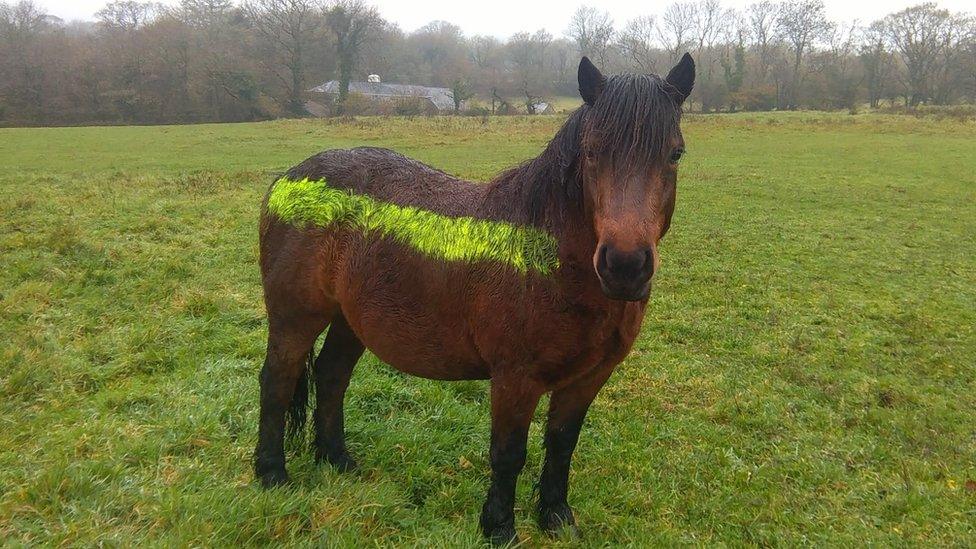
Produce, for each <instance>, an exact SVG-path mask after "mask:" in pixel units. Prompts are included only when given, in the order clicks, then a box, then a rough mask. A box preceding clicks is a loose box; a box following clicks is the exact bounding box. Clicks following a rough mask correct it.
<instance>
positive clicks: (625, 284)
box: [596, 244, 654, 301]
mask: <svg viewBox="0 0 976 549" xmlns="http://www.w3.org/2000/svg"><path fill="white" fill-rule="evenodd" d="M596 274H597V277H598V278H599V279H600V286H601V287H602V289H603V293H604V294H605V295H606V296H607V297H609V298H610V299H618V300H621V301H640V300H642V299H646V298H647V295H648V294H649V293H650V290H651V276H652V275H653V274H654V252H653V251H652V250H651V248H638V249H636V250H632V251H621V250H619V249H617V248H616V247H614V246H613V245H608V244H601V245H600V247H599V248H598V249H597V256H596Z"/></svg>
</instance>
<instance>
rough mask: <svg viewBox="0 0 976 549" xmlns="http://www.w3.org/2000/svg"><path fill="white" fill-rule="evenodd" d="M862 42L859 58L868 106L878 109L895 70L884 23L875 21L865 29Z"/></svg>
mask: <svg viewBox="0 0 976 549" xmlns="http://www.w3.org/2000/svg"><path fill="white" fill-rule="evenodd" d="M860 42H861V46H860V50H859V52H858V58H859V59H860V61H861V67H862V70H863V71H864V86H865V88H866V90H865V91H866V92H867V96H868V104H869V105H870V106H871V108H877V107H878V105H879V104H880V102H881V98H882V97H884V92H885V88H886V84H887V82H888V79H889V78H890V76H891V72H892V68H893V67H892V65H893V64H892V59H891V52H890V51H888V44H887V38H886V35H885V28H884V24H883V22H882V21H875V22H874V23H871V24H870V25H869V26H868V27H867V28H865V29H863V30H862V33H861V40H860Z"/></svg>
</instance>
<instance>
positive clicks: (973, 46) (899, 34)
mask: <svg viewBox="0 0 976 549" xmlns="http://www.w3.org/2000/svg"><path fill="white" fill-rule="evenodd" d="M685 51H690V52H691V53H692V55H693V56H694V57H695V59H696V61H697V64H698V79H697V81H696V86H695V91H694V94H693V95H692V97H691V103H690V108H692V109H694V110H699V111H702V112H713V111H736V110H772V109H800V108H810V109H856V108H857V107H858V106H859V105H865V104H866V105H870V106H871V107H879V106H882V105H903V106H906V107H909V108H912V107H916V106H918V105H921V104H938V105H945V104H953V103H961V102H969V103H972V102H976V19H974V18H973V17H971V16H970V15H968V14H965V13H953V12H950V11H949V10H945V9H941V8H939V7H938V5H937V4H935V3H923V4H918V5H916V6H913V7H909V8H906V9H904V10H901V11H898V12H895V13H891V14H889V15H886V16H884V17H883V18H881V19H879V20H877V21H873V22H868V23H863V24H862V23H859V22H854V23H851V22H834V21H831V20H829V18H828V17H827V16H826V13H825V10H824V5H823V3H822V1H821V0H788V1H782V2H776V1H772V0H759V1H758V2H756V3H754V4H752V5H750V6H749V7H748V8H746V9H744V10H735V9H730V8H726V7H724V6H723V5H722V4H721V3H720V1H719V0H699V1H685V2H680V1H679V2H676V3H673V4H671V5H669V6H667V7H666V8H665V9H664V10H663V11H662V12H661V13H657V14H650V13H649V14H647V15H644V16H640V17H637V18H634V19H632V20H630V21H626V22H623V23H622V24H619V25H618V24H617V22H615V21H614V20H613V19H612V17H611V16H610V14H609V13H607V12H605V11H602V10H599V9H597V8H593V7H588V6H583V7H580V8H579V9H578V10H577V11H576V12H575V14H574V15H573V16H572V18H571V19H570V21H569V22H568V24H567V26H566V29H565V32H564V33H563V35H562V36H553V35H552V34H551V33H549V32H547V31H545V30H539V31H536V32H532V33H530V32H521V33H516V34H514V35H512V36H510V37H508V38H507V39H506V40H501V39H498V38H496V37H493V36H467V35H465V34H464V33H463V31H462V29H460V28H459V27H458V26H456V25H453V24H451V23H448V22H445V21H434V22H431V23H429V24H428V25H425V26H424V27H421V28H420V29H417V30H415V31H413V32H404V31H403V30H402V29H400V28H399V27H398V26H397V25H396V24H395V23H393V22H390V21H387V20H385V19H384V18H383V17H382V15H381V14H380V13H379V12H378V10H377V9H376V8H374V7H372V6H370V5H368V4H366V3H364V2H363V1H362V0H246V1H244V2H242V3H234V2H232V1H231V0H182V2H181V3H180V4H179V5H178V6H176V7H164V6H162V5H160V4H156V3H152V2H139V1H133V0H125V1H115V2H111V3H108V4H106V5H105V7H104V8H102V9H101V10H99V11H98V12H97V14H96V21H92V22H77V21H75V22H67V23H66V22H64V21H61V20H60V19H58V18H56V17H53V16H51V15H48V14H47V13H45V11H44V10H43V8H42V7H41V6H40V5H39V4H38V3H36V2H34V1H33V0H20V1H19V2H17V3H13V4H11V3H7V2H0V123H3V124H5V125H17V124H90V123H95V124H101V123H109V124H114V123H117V124H122V123H125V124H132V123H135V124H145V123H188V122H203V121H246V120H260V119H268V118H275V117H282V116H303V115H306V114H307V113H306V109H305V107H306V102H307V101H308V99H309V94H308V92H307V90H308V89H309V88H310V87H312V86H314V85H316V84H319V83H321V82H323V81H325V80H331V79H336V80H338V81H339V82H340V92H339V94H338V97H336V98H335V99H334V100H333V101H330V103H331V104H330V105H329V107H330V108H331V109H333V112H336V113H341V112H343V111H344V106H345V112H352V105H353V103H356V102H351V101H349V100H350V94H349V91H348V90H349V82H350V81H355V80H364V79H365V78H366V75H367V74H378V75H381V77H382V79H383V80H384V81H387V82H398V83H407V84H422V85H427V86H440V87H447V88H450V89H451V93H452V94H453V95H454V97H455V104H456V105H457V106H458V107H459V108H460V106H461V104H462V100H463V99H468V98H471V97H477V98H478V100H477V101H474V102H469V104H472V103H477V104H480V105H482V107H480V108H482V109H485V110H490V111H493V112H525V111H526V110H528V111H530V112H531V110H532V109H533V108H534V106H535V105H536V104H538V103H539V102H541V101H544V100H545V99H547V98H551V97H555V96H561V95H575V93H576V90H575V88H576V82H575V70H576V65H577V63H578V60H579V57H580V56H581V55H587V56H589V57H590V58H591V59H593V60H594V62H595V63H596V64H597V65H598V66H600V67H601V68H602V69H604V72H607V73H614V72H623V71H640V72H656V73H660V72H662V71H666V70H667V68H668V67H670V66H671V65H672V64H673V63H674V62H675V61H676V60H677V59H678V57H679V56H680V55H681V54H682V53H683V52H685ZM360 103H361V102H360Z"/></svg>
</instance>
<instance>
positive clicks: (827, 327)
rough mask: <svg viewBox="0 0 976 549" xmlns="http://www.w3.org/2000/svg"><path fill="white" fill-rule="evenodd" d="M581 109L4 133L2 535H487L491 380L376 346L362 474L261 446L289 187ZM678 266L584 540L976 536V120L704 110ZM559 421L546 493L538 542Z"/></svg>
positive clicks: (643, 351)
mask: <svg viewBox="0 0 976 549" xmlns="http://www.w3.org/2000/svg"><path fill="white" fill-rule="evenodd" d="M559 122H560V119H559V118H558V117H522V118H519V117H516V118H504V119H490V120H489V121H488V124H482V123H481V121H480V120H478V119H471V118H433V119H414V120H409V119H360V120H355V119H353V120H345V121H319V120H306V121H282V122H272V123H262V124H241V125H223V126H220V125H202V126H185V127H155V128H68V129H30V130H0V165H2V166H3V168H2V169H0V264H2V265H3V268H2V270H0V330H2V332H3V334H4V337H2V338H0V539H4V540H8V541H10V542H13V543H25V544H52V545H53V544H77V545H94V544H116V545H132V544H136V543H140V544H143V543H153V544H159V545H238V544H242V545H243V544H246V545H257V544H270V543H274V544H285V545H322V544H325V545H330V544H335V545H350V544H353V543H357V542H359V541H361V540H362V539H363V538H364V537H366V538H369V539H370V540H372V541H373V542H375V543H377V544H381V545H394V546H400V545H406V546H428V545H436V546H470V545H474V544H476V543H478V542H479V536H478V532H477V516H478V512H479V510H480V505H481V502H482V497H483V494H484V490H485V487H486V482H487V476H488V470H487V469H488V467H487V455H486V454H487V448H488V433H487V430H488V399H487V394H486V384H485V383H482V382H465V383H441V382H430V381H425V380H420V379H416V378H412V377H408V376H404V375H401V374H399V373H397V372H395V371H392V370H390V369H389V368H387V367H385V366H383V365H381V364H379V363H378V361H377V360H376V359H375V358H373V357H371V356H367V357H366V358H364V360H363V362H362V364H361V365H360V366H359V367H358V369H357V373H356V376H355V377H354V379H353V383H352V386H351V388H350V393H349V397H348V401H347V402H348V404H347V406H348V408H347V410H348V411H347V424H348V429H349V431H350V435H349V438H350V441H349V442H350V446H351V448H352V451H353V452H354V453H355V454H356V456H357V457H358V458H359V461H360V463H361V465H362V471H361V472H359V473H357V474H354V475H339V474H337V473H335V472H333V471H332V470H331V469H329V468H328V467H316V466H314V465H313V463H312V460H311V456H310V454H309V453H308V452H302V453H299V454H297V455H295V456H294V457H293V458H292V461H291V465H290V468H291V471H292V475H293V478H294V481H295V482H294V483H293V485H292V486H290V487H288V488H285V489H280V490H273V491H267V492H266V491H262V490H259V489H258V488H257V487H256V486H255V485H254V483H253V482H252V480H251V478H252V477H251V465H250V454H251V451H252V448H253V444H254V439H255V432H256V427H255V426H256V418H257V372H258V369H259V366H260V362H261V360H262V358H263V356H262V355H263V349H264V335H265V328H264V314H263V309H262V304H261V297H260V296H261V293H260V285H259V278H258V270H257V266H256V263H255V262H256V257H257V254H256V221H257V212H258V205H259V203H260V199H261V197H262V196H263V194H264V192H265V190H266V189H267V186H268V184H269V183H270V182H271V181H272V180H273V178H274V177H275V175H276V174H278V173H280V172H281V171H283V170H284V169H286V168H287V167H288V166H290V165H291V164H294V163H296V162H298V161H299V160H301V159H303V158H304V157H305V156H307V155H309V154H311V153H313V152H316V151H318V150H320V149H324V148H329V147H336V146H352V145H357V144H369V145H379V146H388V147H391V148H394V149H396V150H399V151H401V152H404V153H405V154H409V155H411V156H415V157H418V158H420V159H422V160H425V161H427V162H430V163H432V164H433V165H435V166H437V167H439V168H442V169H445V170H447V171H449V172H452V173H455V174H458V175H462V176H465V177H470V178H474V179H480V180H485V179H488V178H489V177H490V176H491V175H492V174H494V173H495V172H497V171H498V170H499V169H501V168H503V167H506V166H509V165H511V164H513V163H515V162H518V161H520V160H522V159H525V158H527V157H529V156H531V155H532V154H534V153H535V152H537V151H538V150H539V149H540V147H541V146H542V145H543V144H544V143H545V141H546V140H547V139H548V138H549V137H550V136H551V135H552V133H553V132H554V131H555V128H556V126H557V125H558V124H559ZM685 133H686V140H687V141H688V149H689V152H688V155H687V157H686V159H685V160H684V161H683V166H682V175H681V178H680V182H679V200H678V208H677V211H676V213H675V218H674V223H673V228H672V232H671V233H670V234H669V235H668V237H667V239H666V240H665V241H664V243H663V245H662V253H663V260H664V264H663V269H662V271H661V273H660V278H659V279H657V283H656V287H655V291H654V295H653V297H652V300H651V305H650V309H649V313H648V316H647V319H646V322H645V326H644V329H643V332H642V335H641V337H640V339H639V340H638V342H637V344H636V346H635V349H634V352H633V353H632V355H631V356H630V357H629V358H628V359H627V360H626V361H625V363H624V364H623V365H621V367H620V368H619V369H618V372H617V373H616V374H615V375H614V377H613V378H612V379H611V381H610V383H609V384H608V386H607V387H606V388H605V389H604V392H603V393H602V394H601V396H600V398H599V399H598V400H597V403H596V405H595V407H594V408H593V410H592V412H591V414H590V416H589V418H588V422H587V426H586V428H585V431H584V434H583V436H582V439H581V443H580V448H579V450H578V452H577V454H576V459H575V463H574V469H573V474H572V485H571V502H572V503H573V504H574V506H575V509H576V512H577V518H578V519H579V522H580V524H581V526H582V528H583V532H584V538H583V540H582V542H583V544H585V545H594V546H599V545H605V544H614V545H616V544H632V545H646V544H655V545H674V544H709V545H711V544H729V545H746V544H748V545H782V544H786V545H799V544H810V545H814V544H817V545H819V544H830V545H867V544H871V545H960V546H966V545H972V544H974V543H976V531H974V524H976V490H974V488H973V486H976V484H974V483H972V482H971V480H972V479H976V465H974V464H976V459H974V458H976V427H974V425H976V397H974V382H976V365H974V362H976V360H974V357H976V335H974V326H976V222H974V220H976V176H974V174H976V154H974V153H976V147H974V145H973V143H974V137H976V126H974V125H973V124H972V123H971V122H961V121H950V120H934V119H930V118H922V119H917V118H911V117H895V116H888V117H886V116H877V115H857V116H847V115H824V114H816V113H775V114H761V115H735V116H709V117H701V116H689V117H688V119H687V121H686V123H685ZM543 409H544V407H540V410H539V412H538V413H537V418H536V419H537V422H536V424H535V425H534V426H533V429H532V432H531V441H532V444H530V450H529V457H528V464H527V466H526V470H525V474H524V475H523V478H522V482H521V484H520V487H519V494H518V509H517V513H518V514H517V520H518V528H519V531H520V534H521V535H522V536H523V537H525V538H527V539H528V541H529V544H530V545H550V544H563V543H564V542H562V541H557V542H551V541H549V540H547V539H546V538H545V537H544V536H542V535H541V534H540V533H539V532H538V530H537V529H536V528H535V527H534V526H533V524H532V520H531V515H532V508H533V507H532V506H533V503H532V483H533V480H534V478H533V477H535V476H536V475H537V474H538V471H539V468H540V466H541V453H542V451H541V448H540V446H541V445H540V444H539V441H540V440H541V430H540V424H541V420H542V418H543V412H542V410H543Z"/></svg>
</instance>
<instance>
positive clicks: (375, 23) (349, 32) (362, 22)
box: [326, 0, 384, 105]
mask: <svg viewBox="0 0 976 549" xmlns="http://www.w3.org/2000/svg"><path fill="white" fill-rule="evenodd" d="M326 21H327V22H328V24H329V29H331V30H332V34H333V36H334V37H335V49H336V57H337V59H338V68H339V99H338V102H339V104H340V105H341V104H342V103H343V102H344V101H345V100H346V96H348V95H349V81H350V80H351V79H352V74H353V72H354V71H355V70H356V66H357V65H358V63H359V61H360V59H361V57H362V54H363V50H364V49H365V48H366V46H367V44H369V42H370V41H371V40H372V39H373V38H375V36H376V35H377V34H378V33H379V31H381V30H382V29H383V25H384V21H383V18H382V17H380V14H379V12H378V11H376V8H374V7H372V6H367V5H366V4H364V3H363V2H362V0H336V2H335V3H334V4H332V6H330V7H329V8H328V10H326Z"/></svg>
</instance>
